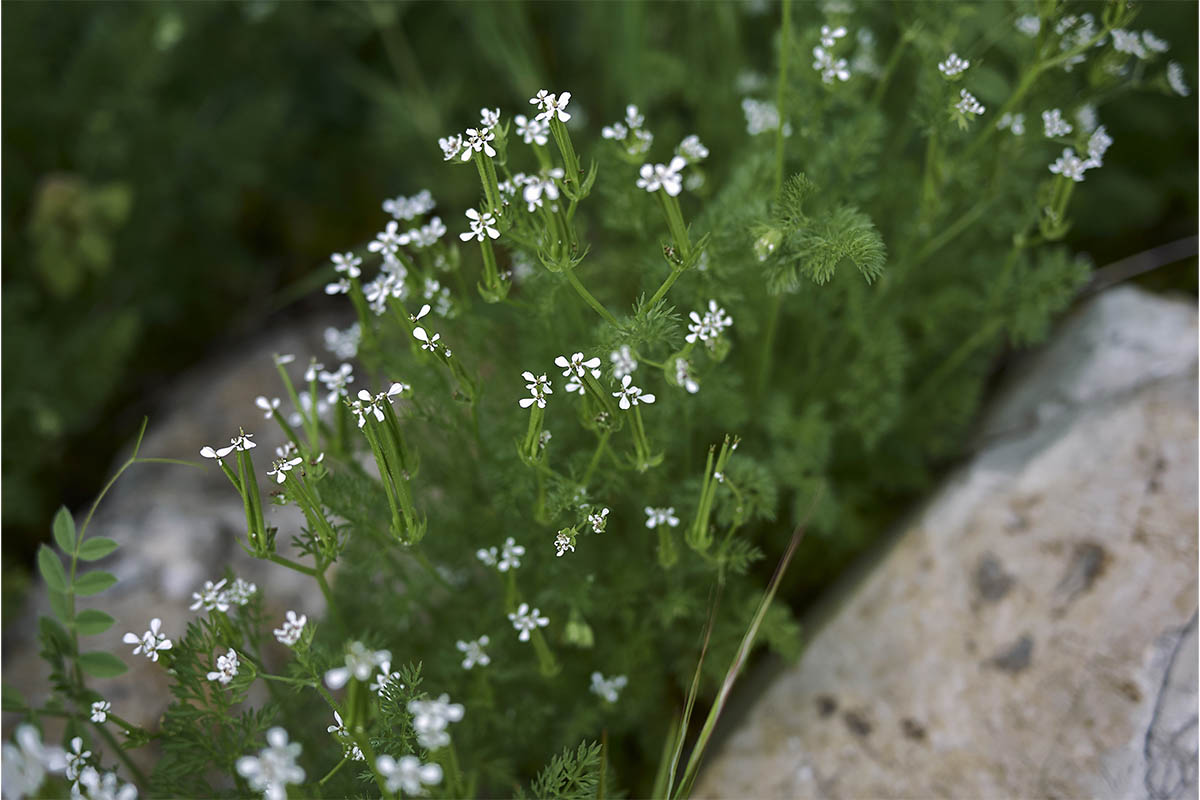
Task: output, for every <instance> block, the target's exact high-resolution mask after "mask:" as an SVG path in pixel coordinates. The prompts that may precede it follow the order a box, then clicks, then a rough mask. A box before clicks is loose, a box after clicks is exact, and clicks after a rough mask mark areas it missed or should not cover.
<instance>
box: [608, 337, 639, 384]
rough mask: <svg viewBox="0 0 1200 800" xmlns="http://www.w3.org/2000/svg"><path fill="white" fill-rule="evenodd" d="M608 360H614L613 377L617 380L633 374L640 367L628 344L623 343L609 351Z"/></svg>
mask: <svg viewBox="0 0 1200 800" xmlns="http://www.w3.org/2000/svg"><path fill="white" fill-rule="evenodd" d="M608 360H609V361H611V362H612V365H613V366H612V371H613V377H614V378H616V379H617V380H620V379H621V378H624V377H625V376H626V375H630V374H632V373H633V372H634V371H635V370H637V368H638V362H637V360H636V359H635V358H634V357H633V353H632V352H630V350H629V345H627V344H623V345H621V346H620V348H618V349H616V350H613V351H612V352H611V353H609V354H608Z"/></svg>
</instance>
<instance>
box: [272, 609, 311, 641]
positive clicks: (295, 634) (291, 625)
mask: <svg viewBox="0 0 1200 800" xmlns="http://www.w3.org/2000/svg"><path fill="white" fill-rule="evenodd" d="M306 624H308V617H307V616H306V615H304V614H300V615H299V616H297V615H296V612H295V611H289V612H287V618H286V619H285V620H284V621H283V627H280V628H276V629H275V638H276V639H277V640H278V641H279V643H280V644H285V645H287V646H288V647H292V646H294V645H295V644H296V642H298V641H300V634H302V633H304V626H305V625H306Z"/></svg>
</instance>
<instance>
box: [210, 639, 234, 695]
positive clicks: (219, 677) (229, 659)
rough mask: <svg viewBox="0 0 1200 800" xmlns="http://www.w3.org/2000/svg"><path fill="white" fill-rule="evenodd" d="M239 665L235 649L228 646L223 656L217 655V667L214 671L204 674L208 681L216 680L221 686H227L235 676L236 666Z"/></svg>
mask: <svg viewBox="0 0 1200 800" xmlns="http://www.w3.org/2000/svg"><path fill="white" fill-rule="evenodd" d="M239 666H241V665H240V663H239V662H238V654H237V651H236V650H233V649H232V648H230V650H229V652H227V653H226V654H225V655H223V656H217V668H216V670H215V671H213V672H210V673H208V675H207V676H206V677H207V678H208V679H209V680H210V681H217V682H219V683H220V684H221V685H222V686H227V685H228V684H229V682H230V681H232V680H233V679H234V678H236V677H237V674H238V667H239Z"/></svg>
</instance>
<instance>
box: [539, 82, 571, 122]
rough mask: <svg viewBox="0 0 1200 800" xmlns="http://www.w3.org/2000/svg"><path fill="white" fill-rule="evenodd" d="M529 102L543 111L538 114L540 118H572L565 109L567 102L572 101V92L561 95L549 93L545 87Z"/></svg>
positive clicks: (545, 119) (547, 120)
mask: <svg viewBox="0 0 1200 800" xmlns="http://www.w3.org/2000/svg"><path fill="white" fill-rule="evenodd" d="M529 102H530V104H531V105H535V106H537V107H538V110H539V111H541V113H540V114H538V115H537V118H538V119H539V120H544V121H545V122H550V120H552V119H554V118H555V117H558V119H559V120H560V121H562V122H566V121H567V120H569V119H571V115H570V114H568V113H567V112H566V111H564V110H563V109H565V108H566V107H567V104H568V103H570V102H571V93H570V92H563V93H562V94H560V95H553V94H549V93H547V92H546V90H545V89H542V90H540V91H539V92H538V93H537V96H536V97H532V98H530V100H529Z"/></svg>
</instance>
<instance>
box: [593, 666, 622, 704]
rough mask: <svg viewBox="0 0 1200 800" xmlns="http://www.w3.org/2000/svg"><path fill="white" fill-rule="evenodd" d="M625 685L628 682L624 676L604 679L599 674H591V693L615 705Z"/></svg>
mask: <svg viewBox="0 0 1200 800" xmlns="http://www.w3.org/2000/svg"><path fill="white" fill-rule="evenodd" d="M627 683H629V680H628V679H627V678H626V677H625V676H624V675H617V676H614V677H612V678H605V677H604V676H603V675H601V674H600V673H599V672H593V673H592V685H591V691H592V692H593V693H594V694H598V695H600V696H601V697H603V698H604V699H605V701H606V702H609V703H615V702H617V696H618V694H619V692H620V691H621V690H622V689H624V688H625V685H626V684H627Z"/></svg>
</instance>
